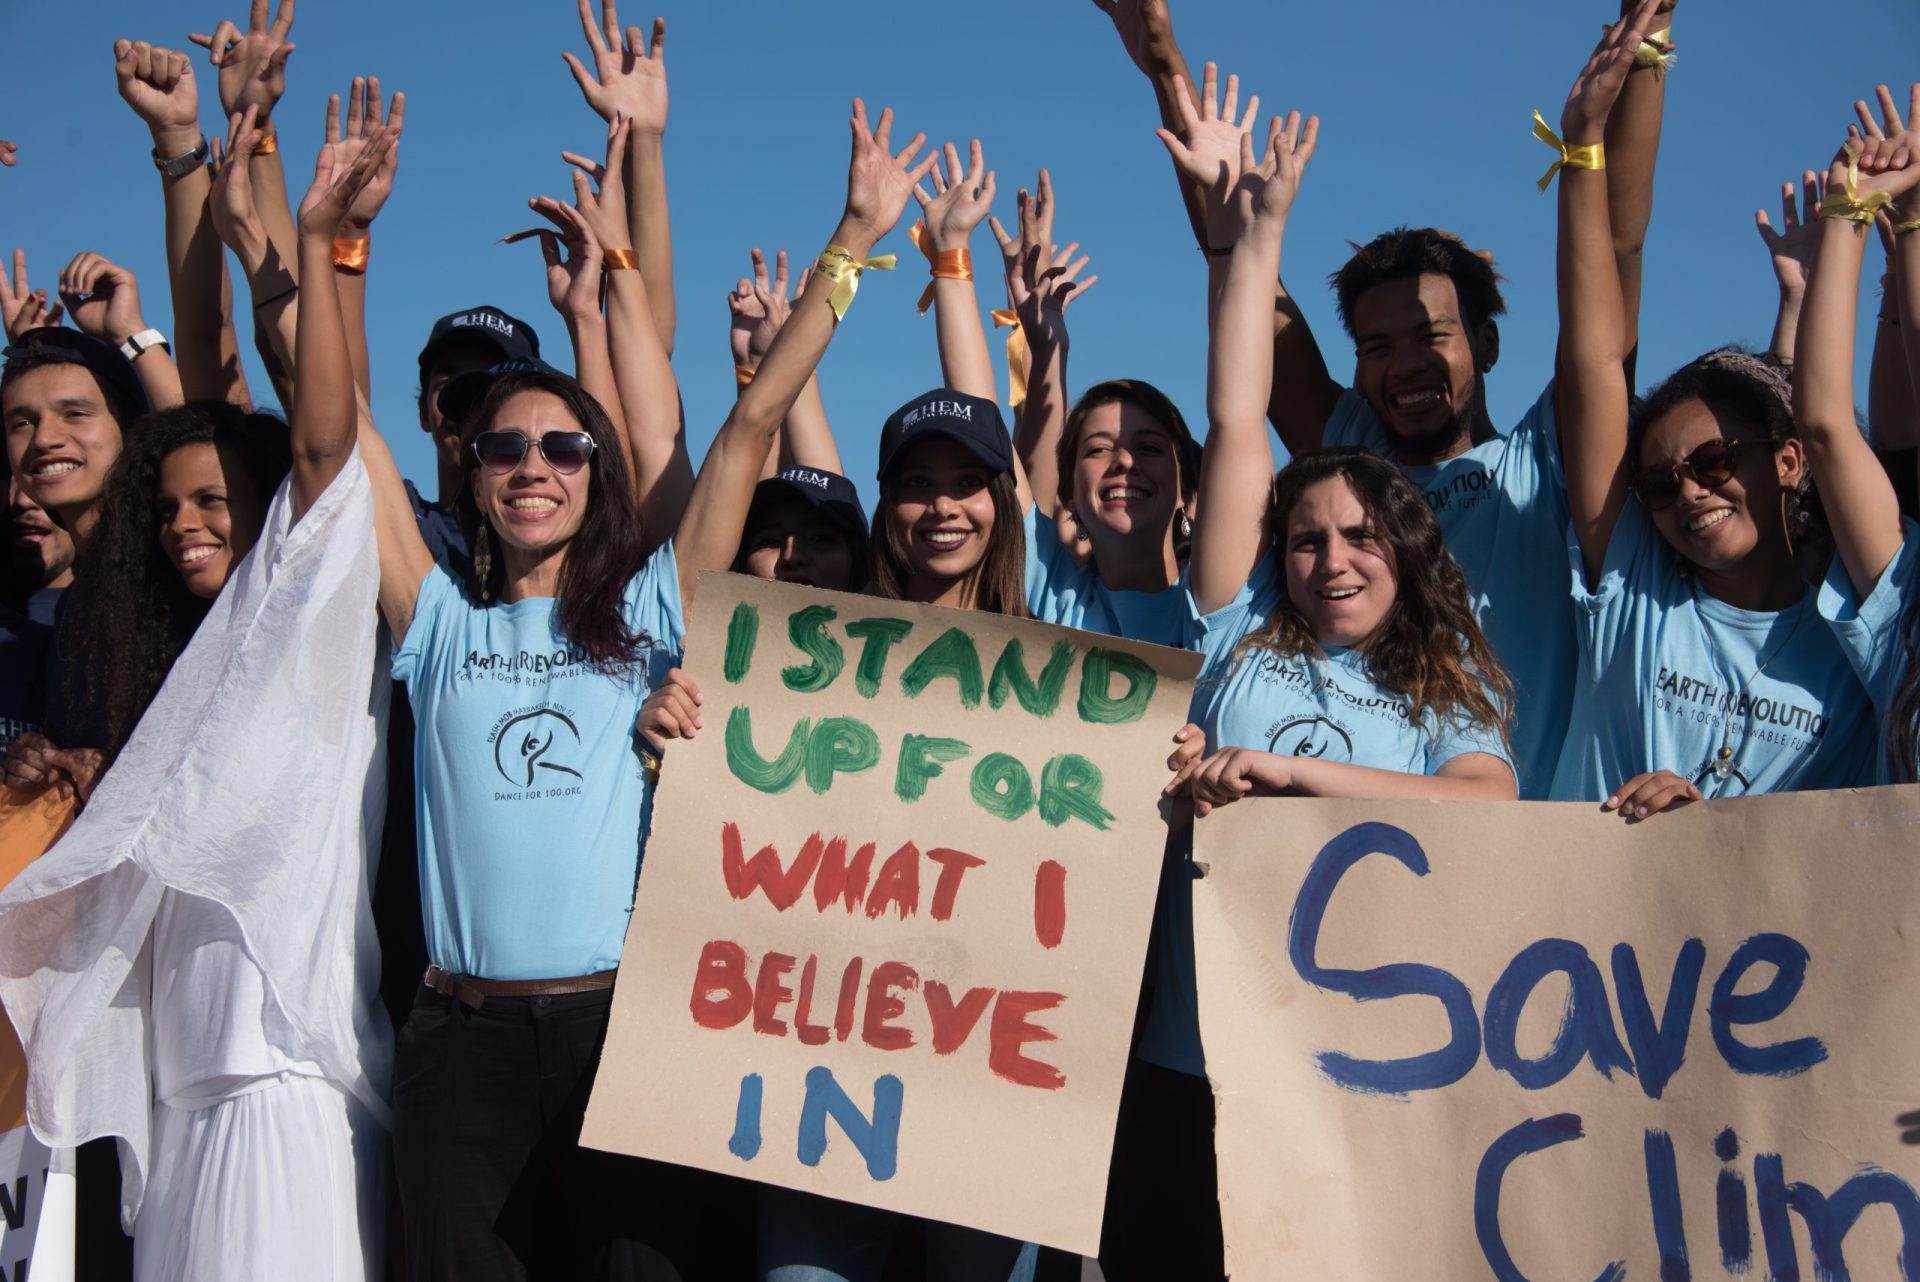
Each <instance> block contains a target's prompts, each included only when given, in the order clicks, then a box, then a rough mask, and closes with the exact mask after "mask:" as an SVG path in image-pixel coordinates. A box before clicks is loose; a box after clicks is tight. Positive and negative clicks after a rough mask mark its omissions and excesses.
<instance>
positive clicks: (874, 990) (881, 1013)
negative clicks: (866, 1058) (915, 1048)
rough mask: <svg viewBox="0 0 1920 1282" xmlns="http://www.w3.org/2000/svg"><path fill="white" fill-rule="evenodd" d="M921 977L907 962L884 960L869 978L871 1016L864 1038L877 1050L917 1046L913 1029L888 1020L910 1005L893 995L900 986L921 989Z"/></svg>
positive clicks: (862, 1025)
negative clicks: (894, 1024)
mask: <svg viewBox="0 0 1920 1282" xmlns="http://www.w3.org/2000/svg"><path fill="white" fill-rule="evenodd" d="M919 985H920V976H919V974H918V972H916V971H915V970H914V969H913V967H911V966H909V965H907V964H906V963H905V962H881V963H880V964H879V965H878V966H875V967H874V968H873V978H871V979H869V980H868V981H867V1017H866V1020H865V1021H864V1022H863V1023H862V1024H861V1027H860V1039H861V1040H862V1041H864V1042H866V1044H867V1045H869V1046H871V1047H873V1048H874V1049H875V1050H881V1051H903V1050H905V1049H906V1048H907V1047H909V1046H911V1045H913V1032H912V1030H910V1029H905V1028H898V1027H895V1026H893V1025H890V1024H888V1023H887V1021H888V1020H890V1019H898V1018H900V1016H902V1015H904V1014H906V1013H907V1004H906V1003H905V1002H903V1001H901V1000H900V999H899V998H898V997H895V996H894V995H893V990H894V989H896V988H917V987H919Z"/></svg>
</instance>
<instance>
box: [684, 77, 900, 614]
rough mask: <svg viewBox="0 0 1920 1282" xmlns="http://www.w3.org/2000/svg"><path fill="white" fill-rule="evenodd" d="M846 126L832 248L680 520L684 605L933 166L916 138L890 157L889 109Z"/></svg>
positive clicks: (715, 566) (863, 113)
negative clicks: (863, 271) (872, 263)
mask: <svg viewBox="0 0 1920 1282" xmlns="http://www.w3.org/2000/svg"><path fill="white" fill-rule="evenodd" d="M849 123H850V124H851V126H852V130H853V158H852V163H851V164H850V165H849V166H848V170H847V203H846V208H845V210H844V212H843V213H842V214H841V217H840V224H839V226H838V227H836V228H835V229H834V233H833V238H832V239H831V240H830V241H829V242H828V245H829V246H830V247H831V248H830V249H829V250H828V251H826V252H824V253H823V254H822V256H821V262H820V265H819V269H818V270H816V271H815V272H814V273H813V276H812V278H811V279H810V280H808V282H807V287H806V288H805V289H804V290H803V291H801V294H800V297H799V298H798V299H797V300H795V302H794V306H793V315H792V316H791V317H789V318H788V320H787V323H786V324H785V325H783V326H781V327H780V333H779V336H778V337H776V338H775V339H774V340H773V346H772V348H771V349H769V350H768V352H767V358H766V360H765V361H763V362H761V365H760V369H759V371H758V372H757V373H756V374H755V375H754V378H753V381H752V382H751V383H749V384H748V385H747V387H746V388H745V390H743V391H742V392H741V394H740V399H739V400H737V401H735V402H734V404H733V409H732V410H731V411H730V412H729V413H728V414H727V421H726V422H725V423H723V424H721V426H720V431H719V434H718V435H717V436H715V437H714V440H713V445H712V446H711V447H710V448H709V449H708V450H707V457H706V460H705V461H704V462H703V463H702V464H701V466H700V476H699V479H698V480H697V481H695V482H694V487H693V497H692V499H691V500H689V501H688V504H687V513H686V515H685V516H684V517H682V518H681V521H680V530H679V533H678V535H677V537H676V548H675V551H676V554H677V555H676V559H677V560H678V562H679V567H680V599H681V602H682V604H683V605H684V604H687V603H690V602H691V601H692V600H693V589H694V583H695V581H696V580H697V579H698V578H699V574H700V571H701V570H724V569H726V568H727V567H728V566H729V565H731V564H733V558H734V555H735V553H736V552H738V551H739V547H740V531H741V527H742V525H744V524H745V522H746V519H747V506H748V504H750V503H751V502H752V501H753V487H754V485H755V484H756V483H757V482H758V480H759V477H760V464H761V462H762V460H763V459H765V458H766V454H767V448H768V446H769V445H770V444H771V443H772V441H773V434H774V431H775V429H777V428H778V427H779V425H780V420H781V419H783V418H785V417H786V415H787V411H788V410H789V409H791V408H792V406H793V402H794V398H795V397H797V396H798V395H799V394H800V388H801V387H802V385H804V384H805V383H806V381H807V376H808V375H809V374H811V373H812V372H813V370H814V367H815V366H817V365H818V364H819V363H820V357H821V355H822V354H823V353H824V352H825V351H826V349H827V343H828V342H829V341H830V340H831V339H832V338H833V331H834V327H835V325H836V323H837V321H838V320H839V315H838V313H839V312H841V311H843V310H844V309H845V308H846V306H847V305H848V304H849V303H850V301H851V294H852V287H853V286H855V285H856V284H857V281H858V272H859V265H860V264H863V263H865V262H866V260H867V255H868V254H869V253H870V252H871V251H872V249H873V247H874V246H875V245H876V244H878V243H879V241H880V239H881V238H882V237H884V236H885V235H886V234H887V233H888V232H889V231H891V230H892V229H893V225H894V224H895V223H896V222H898V221H899V219H900V211H901V210H902V209H904V208H906V204H907V195H908V193H910V192H911V191H912V190H913V188H914V184H916V183H918V182H919V181H920V179H921V178H923V177H925V176H926V174H927V171H928V170H930V169H931V168H932V167H933V161H934V157H933V156H931V155H928V156H927V157H925V158H924V159H922V160H920V161H919V162H918V163H915V161H914V156H915V154H916V153H917V152H918V151H919V150H920V147H921V145H922V144H923V143H924V142H925V141H926V136H925V135H924V134H915V135H914V136H913V139H912V141H911V142H909V143H908V144H907V145H906V146H905V147H904V148H902V149H901V150H900V151H899V152H898V153H897V154H896V153H893V152H892V151H891V150H890V136H891V133H892V129H893V112H892V110H891V109H889V110H886V111H883V112H881V113H880V121H879V125H878V127H877V128H874V129H872V130H869V129H868V127H867V109H866V105H865V104H864V103H862V102H861V101H860V100H859V99H858V98H855V99H854V100H853V118H852V120H851V121H850V122H849ZM836 251H837V252H836Z"/></svg>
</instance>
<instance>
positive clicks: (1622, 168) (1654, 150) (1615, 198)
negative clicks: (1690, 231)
mask: <svg viewBox="0 0 1920 1282" xmlns="http://www.w3.org/2000/svg"><path fill="white" fill-rule="evenodd" d="M1626 7H1627V8H1628V9H1629V10H1631V8H1632V6H1631V4H1629V5H1628V6H1626ZM1671 16H1672V15H1671V14H1668V15H1666V17H1668V18H1670V17H1671ZM1623 20H1624V19H1623ZM1664 20H1665V19H1660V20H1657V21H1656V23H1655V25H1656V26H1658V25H1659V23H1660V22H1661V21H1664ZM1666 103H1667V73H1666V69H1665V68H1663V67H1657V66H1656V67H1635V68H1634V69H1633V70H1632V71H1630V72H1628V73H1627V83H1626V86H1625V87H1624V88H1623V89H1622V90H1621V91H1620V99H1619V101H1618V102H1616V103H1615V104H1614V107H1613V113H1612V114H1611V115H1610V116H1609V117H1608V118H1607V130H1606V148H1607V171H1606V172H1607V211H1608V218H1609V220H1610V221H1611V223H1612V226H1613V258H1614V271H1615V273H1616V274H1617V276H1618V278H1619V282H1620V302H1621V309H1622V315H1623V316H1624V317H1625V319H1626V347H1625V350H1626V351H1627V352H1628V353H1631V352H1633V350H1634V349H1635V348H1636V347H1637V346H1638V345H1639V341H1640V277H1641V263H1642V261H1643V258H1644V252H1645V249H1646V243H1647V226H1648V224H1649V223H1650V222H1651V221H1652V219H1653V179H1654V170H1655V167H1656V164H1657V162H1658V160H1659V155H1660V130H1661V125H1662V123H1663V121H1664V119H1665V116H1666Z"/></svg>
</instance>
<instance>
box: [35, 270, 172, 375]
mask: <svg viewBox="0 0 1920 1282" xmlns="http://www.w3.org/2000/svg"><path fill="white" fill-rule="evenodd" d="M60 301H61V303H62V304H64V305H65V307H66V309H67V315H68V316H70V317H72V318H73V324H74V328H76V329H78V330H80V331H81V332H82V333H84V334H91V335H92V336H93V337H95V338H97V339H100V340H101V341H102V342H106V343H111V344H113V345H114V346H115V347H119V346H120V345H121V344H123V343H125V342H126V341H127V340H128V339H129V338H132V337H133V336H134V335H135V334H139V333H142V332H144V331H145V330H146V328H147V321H146V317H145V315H144V314H142V312H141V310H140V282H139V281H137V280H135V279H134V277H133V273H132V272H130V271H128V270H127V269H126V268H124V267H120V266H117V265H115V264H113V263H110V262H108V261H107V260H106V259H104V258H102V257H101V256H100V255H98V254H85V253H83V254H77V255H75V256H74V259H73V261H72V262H70V263H68V264H67V266H66V268H65V270H63V271H62V272H61V273H60ZM133 372H134V373H135V374H138V375H139V376H140V386H141V387H142V388H143V389H145V391H146V393H147V401H148V402H149V403H150V404H151V405H152V406H153V408H155V409H157V410H164V409H171V408H173V407H174V406H176V405H182V404H185V403H186V398H185V397H184V396H182V395H181V392H180V372H179V371H178V370H177V369H175V368H174V364H173V357H171V356H169V355H168V354H167V349H166V347H165V345H164V344H160V343H155V344H154V345H153V346H151V347H148V348H147V349H145V350H144V351H142V352H141V353H140V354H139V355H138V356H137V357H135V358H134V361H133Z"/></svg>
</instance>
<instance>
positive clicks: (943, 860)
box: [927, 847, 987, 921]
mask: <svg viewBox="0 0 1920 1282" xmlns="http://www.w3.org/2000/svg"><path fill="white" fill-rule="evenodd" d="M927 858H929V859H931V860H933V862H935V863H936V864H939V865H940V880H939V881H937V882H935V883H934V886H933V919H934V920H935V921H945V920H946V919H947V918H949V917H951V916H953V901H954V899H955V898H957V897H958V896H959V894H960V879H961V878H962V877H964V876H966V875H967V869H969V868H978V867H979V866H980V865H981V864H984V863H985V862H987V861H986V860H984V859H982V858H980V857H979V856H978V855H970V854H968V853H967V852H966V851H964V850H948V849H946V848H945V847H942V848H940V849H938V850H929V851H928V852H927Z"/></svg>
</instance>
